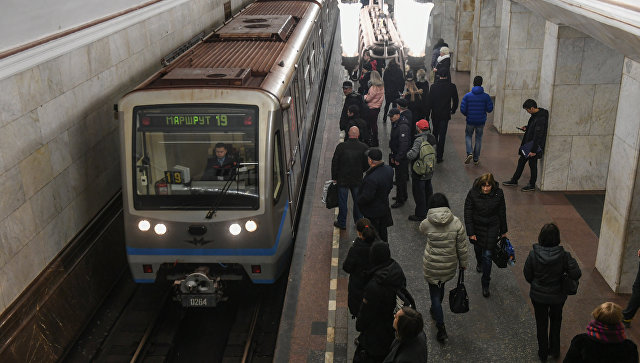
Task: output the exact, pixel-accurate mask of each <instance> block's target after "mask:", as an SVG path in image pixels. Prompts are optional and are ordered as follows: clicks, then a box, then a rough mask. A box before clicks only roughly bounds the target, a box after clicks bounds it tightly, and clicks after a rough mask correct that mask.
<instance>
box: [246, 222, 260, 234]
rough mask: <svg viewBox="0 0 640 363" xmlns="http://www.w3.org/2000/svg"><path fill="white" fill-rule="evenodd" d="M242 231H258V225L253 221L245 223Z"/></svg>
mask: <svg viewBox="0 0 640 363" xmlns="http://www.w3.org/2000/svg"><path fill="white" fill-rule="evenodd" d="M244 229H246V230H247V231H248V232H255V231H256V229H258V224H257V223H256V222H255V221H252V220H248V221H247V223H245V224H244Z"/></svg>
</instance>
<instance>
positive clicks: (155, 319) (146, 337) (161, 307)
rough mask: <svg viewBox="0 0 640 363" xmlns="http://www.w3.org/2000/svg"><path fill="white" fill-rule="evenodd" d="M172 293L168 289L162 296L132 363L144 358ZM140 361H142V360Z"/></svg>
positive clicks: (132, 358)
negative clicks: (146, 348)
mask: <svg viewBox="0 0 640 363" xmlns="http://www.w3.org/2000/svg"><path fill="white" fill-rule="evenodd" d="M171 291H172V290H171V289H167V291H166V292H165V293H164V295H163V296H162V300H161V304H160V305H159V308H158V309H157V310H156V312H155V314H154V316H153V319H151V323H150V324H149V325H148V326H147V329H146V330H145V332H144V335H143V336H142V339H140V343H138V347H137V348H136V351H135V353H133V357H131V360H130V363H136V362H138V359H140V358H144V355H142V353H143V349H144V348H145V346H146V345H147V341H148V340H149V338H150V337H151V333H153V330H154V329H155V327H156V325H158V322H159V321H160V313H162V311H164V306H165V305H166V304H167V300H169V297H170V296H171ZM140 361H142V359H140Z"/></svg>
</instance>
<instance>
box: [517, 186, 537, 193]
mask: <svg viewBox="0 0 640 363" xmlns="http://www.w3.org/2000/svg"><path fill="white" fill-rule="evenodd" d="M520 190H522V191H523V192H535V190H536V187H535V186H533V185H525V186H524V187H523V188H522V189H520Z"/></svg>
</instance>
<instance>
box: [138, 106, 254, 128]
mask: <svg viewBox="0 0 640 363" xmlns="http://www.w3.org/2000/svg"><path fill="white" fill-rule="evenodd" d="M253 115H255V112H251V111H249V112H238V111H232V112H225V113H223V112H220V113H183V112H175V113H174V112H144V111H143V112H139V113H138V117H139V118H138V123H137V124H138V131H169V132H171V131H187V130H188V131H213V130H218V131H223V130H237V129H247V128H252V127H254V126H255V125H256V119H255V117H254V116H253Z"/></svg>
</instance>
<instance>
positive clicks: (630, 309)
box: [622, 267, 640, 320]
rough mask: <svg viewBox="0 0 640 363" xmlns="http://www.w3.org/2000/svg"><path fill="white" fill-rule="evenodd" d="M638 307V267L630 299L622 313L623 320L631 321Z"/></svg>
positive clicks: (639, 299) (639, 290)
mask: <svg viewBox="0 0 640 363" xmlns="http://www.w3.org/2000/svg"><path fill="white" fill-rule="evenodd" d="M638 307H640V267H639V268H638V274H637V275H636V280H635V281H634V282H633V287H631V298H630V299H629V302H628V303H627V307H626V308H625V309H624V310H623V311H622V317H623V319H625V320H631V319H633V316H634V315H636V311H638Z"/></svg>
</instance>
